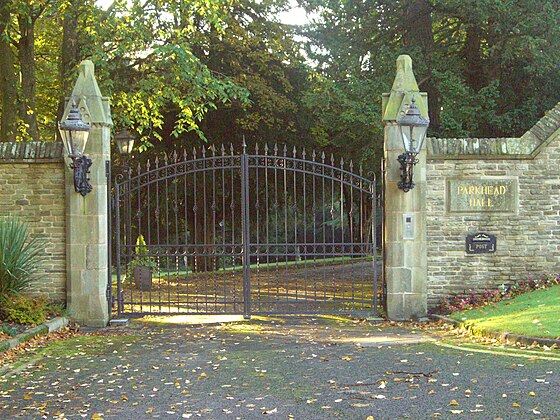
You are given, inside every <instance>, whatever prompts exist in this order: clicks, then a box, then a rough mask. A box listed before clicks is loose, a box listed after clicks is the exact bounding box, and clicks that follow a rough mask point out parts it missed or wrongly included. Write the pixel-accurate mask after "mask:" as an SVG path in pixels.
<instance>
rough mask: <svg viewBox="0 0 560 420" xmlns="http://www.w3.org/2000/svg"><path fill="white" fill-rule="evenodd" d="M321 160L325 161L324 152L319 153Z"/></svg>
mask: <svg viewBox="0 0 560 420" xmlns="http://www.w3.org/2000/svg"><path fill="white" fill-rule="evenodd" d="M321 161H322V162H323V163H325V152H323V153H321Z"/></svg>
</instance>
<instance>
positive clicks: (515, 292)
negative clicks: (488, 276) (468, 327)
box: [435, 274, 560, 315]
mask: <svg viewBox="0 0 560 420" xmlns="http://www.w3.org/2000/svg"><path fill="white" fill-rule="evenodd" d="M557 284H560V274H555V275H542V276H540V277H537V278H536V279H533V278H532V277H529V278H528V279H527V280H520V281H518V282H516V283H513V284H511V285H508V286H506V285H501V286H500V287H499V290H488V289H485V290H483V291H482V292H477V291H474V290H469V291H468V292H464V293H457V294H454V295H451V296H449V297H444V298H443V299H442V300H441V302H440V303H439V305H438V306H437V308H436V310H435V312H436V313H438V314H442V315H448V314H450V313H452V312H458V311H463V310H466V309H471V308H476V307H479V306H483V305H487V304H489V303H493V302H500V301H502V300H506V299H511V298H514V297H515V296H519V295H522V294H523V293H527V292H531V291H533V290H538V289H546V288H548V287H551V286H554V285H557Z"/></svg>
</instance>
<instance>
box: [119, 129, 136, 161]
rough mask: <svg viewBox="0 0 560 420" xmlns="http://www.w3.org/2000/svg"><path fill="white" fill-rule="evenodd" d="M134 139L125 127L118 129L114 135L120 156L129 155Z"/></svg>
mask: <svg viewBox="0 0 560 420" xmlns="http://www.w3.org/2000/svg"><path fill="white" fill-rule="evenodd" d="M134 140H136V139H135V138H134V136H133V135H132V134H130V133H129V132H128V130H127V129H126V128H123V129H122V130H121V131H119V133H118V134H117V135H116V136H115V143H117V148H118V149H119V154H120V155H122V156H130V154H131V153H132V148H133V147H134Z"/></svg>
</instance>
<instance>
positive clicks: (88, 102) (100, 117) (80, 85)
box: [62, 60, 113, 126]
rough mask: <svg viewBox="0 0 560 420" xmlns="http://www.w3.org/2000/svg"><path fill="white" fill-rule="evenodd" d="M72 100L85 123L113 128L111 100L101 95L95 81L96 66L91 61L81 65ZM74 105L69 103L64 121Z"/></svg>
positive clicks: (83, 62) (85, 61)
mask: <svg viewBox="0 0 560 420" xmlns="http://www.w3.org/2000/svg"><path fill="white" fill-rule="evenodd" d="M72 98H74V101H75V102H76V104H77V105H78V109H79V110H80V115H81V116H82V118H83V120H84V121H85V122H88V123H90V124H101V125H108V126H112V125H113V122H112V120H111V107H110V104H109V98H108V97H105V96H103V95H101V91H100V90H99V85H98V84H97V80H96V79H95V66H94V65H93V62H92V61H91V60H84V61H82V62H81V63H80V67H79V74H78V80H76V84H75V85H74V89H73V90H72ZM71 106H72V103H71V101H68V103H67V104H66V108H65V110H64V115H63V117H62V119H63V120H64V119H65V118H66V116H67V115H68V112H70V109H71Z"/></svg>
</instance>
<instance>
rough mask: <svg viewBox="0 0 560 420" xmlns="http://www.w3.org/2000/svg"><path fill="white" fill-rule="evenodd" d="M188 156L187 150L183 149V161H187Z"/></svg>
mask: <svg viewBox="0 0 560 420" xmlns="http://www.w3.org/2000/svg"><path fill="white" fill-rule="evenodd" d="M187 157H188V154H187V149H183V160H185V161H186V160H187Z"/></svg>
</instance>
